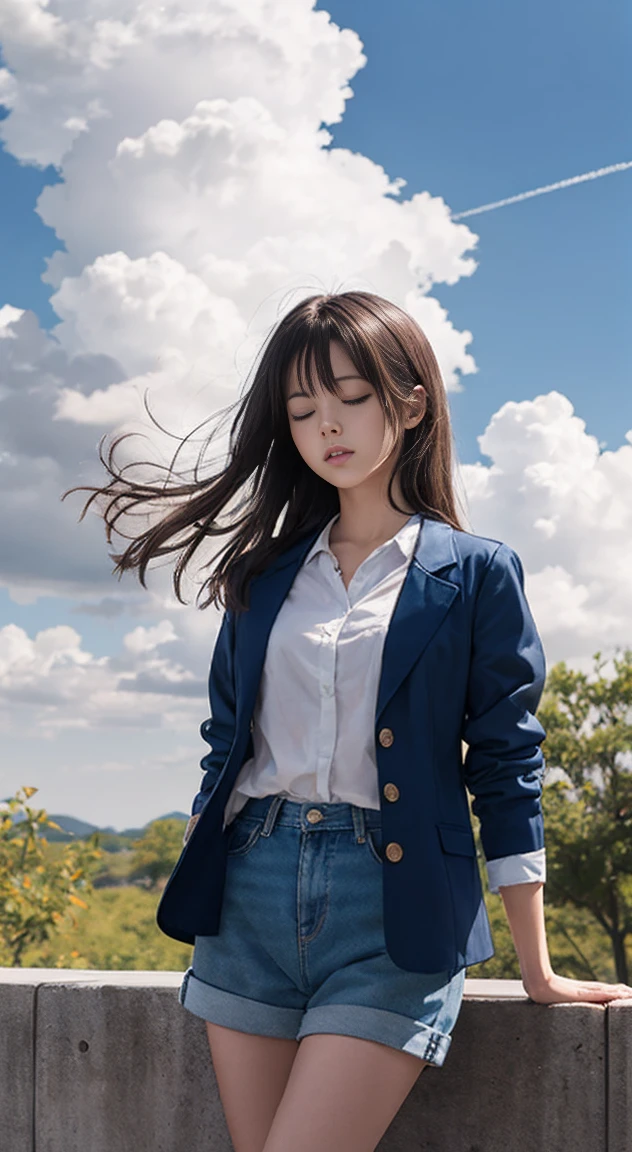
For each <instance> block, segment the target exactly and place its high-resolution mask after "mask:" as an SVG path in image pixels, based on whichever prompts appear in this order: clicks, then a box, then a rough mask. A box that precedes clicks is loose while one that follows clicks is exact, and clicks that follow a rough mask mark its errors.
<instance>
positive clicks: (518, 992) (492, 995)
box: [0, 967, 632, 1011]
mask: <svg viewBox="0 0 632 1152" xmlns="http://www.w3.org/2000/svg"><path fill="white" fill-rule="evenodd" d="M183 975H184V973H183V972H167V971H160V972H156V971H153V970H143V969H140V970H139V969H131V968H130V969H126V970H118V969H116V970H115V969H97V968H2V967H0V985H1V984H14V985H15V984H20V985H27V986H28V985H30V986H31V987H36V986H38V985H40V984H64V985H68V984H74V985H81V984H85V985H91V986H93V987H99V986H101V985H104V984H109V985H115V986H117V987H119V988H179V986H180V984H181V982H182V977H183ZM464 999H466V1000H527V999H528V996H527V993H526V992H525V990H524V985H523V983H522V980H475V979H472V980H469V979H467V978H466V980H465V991H464ZM578 1003H581V1005H582V1006H583V1007H585V1006H586V1005H589V1006H590V1007H593V1008H601V1009H604V1008H605V1007H606V1003H599V1002H598V1001H588V1000H583V1001H581V1002H578ZM607 1003H608V1004H609V1005H615V1004H616V1006H617V1007H618V1008H619V1007H621V1006H622V1005H625V1006H626V1007H628V1008H629V1009H630V1010H631V1011H632V998H628V999H626V998H624V999H621V1000H610V1001H608V1002H607ZM555 1007H574V1005H573V1004H571V1003H570V1002H568V1003H566V1004H562V1005H559V1004H556V1005H555Z"/></svg>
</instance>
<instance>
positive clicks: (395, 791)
mask: <svg viewBox="0 0 632 1152" xmlns="http://www.w3.org/2000/svg"><path fill="white" fill-rule="evenodd" d="M383 792H384V795H385V796H386V799H387V800H399V788H398V787H397V784H390V783H389V784H385V785H384V788H383Z"/></svg>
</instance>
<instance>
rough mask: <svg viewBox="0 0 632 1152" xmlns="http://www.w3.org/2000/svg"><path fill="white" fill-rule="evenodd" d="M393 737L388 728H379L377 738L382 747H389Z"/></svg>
mask: <svg viewBox="0 0 632 1152" xmlns="http://www.w3.org/2000/svg"><path fill="white" fill-rule="evenodd" d="M394 739H395V737H394V736H393V733H392V731H391V729H390V728H380V733H379V736H378V740H379V742H380V744H381V745H382V747H383V748H390V746H391V744H392V743H393V740H394Z"/></svg>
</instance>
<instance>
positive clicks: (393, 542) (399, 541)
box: [303, 512, 421, 564]
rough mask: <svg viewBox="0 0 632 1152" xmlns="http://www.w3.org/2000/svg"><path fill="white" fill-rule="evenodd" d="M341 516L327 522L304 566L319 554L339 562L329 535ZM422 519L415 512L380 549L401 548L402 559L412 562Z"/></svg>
mask: <svg viewBox="0 0 632 1152" xmlns="http://www.w3.org/2000/svg"><path fill="white" fill-rule="evenodd" d="M339 516H340V513H339V512H336V513H335V515H333V516H332V517H331V520H328V521H327V523H326V524H325V527H324V528H323V530H322V532H320V533H319V535H318V536H317V538H316V540H315V541H314V543H313V544H312V546H311V548H310V550H309V552H308V553H307V556H306V557H305V559H304V561H303V563H304V564H309V562H310V560H312V559H313V558H314V556H316V555H317V554H318V553H319V552H329V555H330V556H331V558H332V560H333V561H334V563H336V562H337V561H336V557H335V556H334V554H333V552H332V550H331V548H330V547H329V533H330V530H331V527H332V525H333V523H334V521H335V520H337V519H338V517H339ZM420 519H421V513H420V512H414V513H413V514H412V515H411V516H410V517H409V519H408V520H407V521H406V523H405V524H403V525H402V527H401V528H400V529H399V531H398V532H396V534H395V535H394V536H392V537H391V539H390V540H385V541H384V544H382V545H380V547H382V548H386V545H390V546H391V547H397V548H399V551H400V552H401V554H402V557H403V558H404V559H405V560H410V558H411V556H412V554H413V551H414V549H415V543H416V541H417V534H418V529H419V522H420Z"/></svg>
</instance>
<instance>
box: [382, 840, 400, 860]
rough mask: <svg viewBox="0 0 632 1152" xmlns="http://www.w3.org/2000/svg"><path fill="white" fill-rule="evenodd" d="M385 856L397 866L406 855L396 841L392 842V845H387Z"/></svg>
mask: <svg viewBox="0 0 632 1152" xmlns="http://www.w3.org/2000/svg"><path fill="white" fill-rule="evenodd" d="M385 855H386V859H387V860H390V861H391V863H393V864H397V863H398V861H399V860H401V858H402V856H403V855H404V849H403V848H402V846H401V844H398V843H397V841H396V840H391V843H390V844H387V845H386V849H385Z"/></svg>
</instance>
